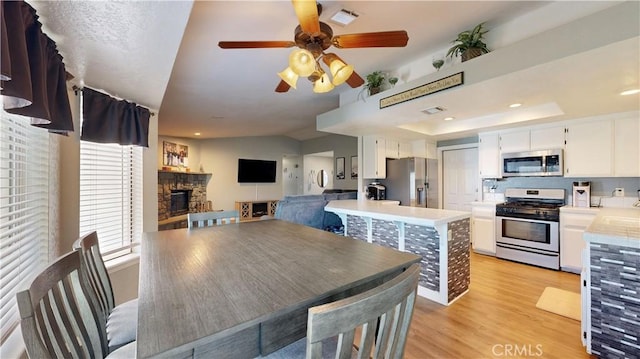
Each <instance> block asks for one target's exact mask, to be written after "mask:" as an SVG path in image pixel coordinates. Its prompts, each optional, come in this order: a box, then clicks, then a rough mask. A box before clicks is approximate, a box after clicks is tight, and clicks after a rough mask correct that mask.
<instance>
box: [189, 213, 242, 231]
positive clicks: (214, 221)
mask: <svg viewBox="0 0 640 359" xmlns="http://www.w3.org/2000/svg"><path fill="white" fill-rule="evenodd" d="M187 222H189V228H199V227H210V226H219V225H222V224H228V223H238V222H240V214H239V213H238V211H215V212H200V213H189V214H187Z"/></svg>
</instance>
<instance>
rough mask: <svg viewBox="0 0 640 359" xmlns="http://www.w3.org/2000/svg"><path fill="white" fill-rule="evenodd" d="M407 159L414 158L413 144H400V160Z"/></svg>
mask: <svg viewBox="0 0 640 359" xmlns="http://www.w3.org/2000/svg"><path fill="white" fill-rule="evenodd" d="M407 157H413V148H412V147H411V142H400V143H398V158H407ZM422 157H424V156H422Z"/></svg>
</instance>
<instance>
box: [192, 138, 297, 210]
mask: <svg viewBox="0 0 640 359" xmlns="http://www.w3.org/2000/svg"><path fill="white" fill-rule="evenodd" d="M199 146H200V158H199V161H200V162H201V163H202V165H203V167H204V170H205V172H208V173H211V174H212V176H211V179H210V180H209V183H208V184H207V199H208V200H210V201H212V202H213V208H214V209H225V210H230V209H235V202H236V201H256V200H274V199H275V200H277V199H281V198H282V197H283V190H282V168H283V167H282V158H283V156H284V155H285V154H298V153H300V142H299V141H297V140H294V139H291V138H288V137H284V136H272V137H237V138H216V139H205V140H199ZM239 158H247V159H258V160H273V161H277V168H276V183H260V184H247V183H238V178H237V175H238V159H239Z"/></svg>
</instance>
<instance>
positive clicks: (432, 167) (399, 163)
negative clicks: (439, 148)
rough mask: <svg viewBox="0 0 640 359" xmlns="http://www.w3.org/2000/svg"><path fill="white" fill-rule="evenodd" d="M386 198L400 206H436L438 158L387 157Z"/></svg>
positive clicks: (384, 182)
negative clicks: (398, 203) (397, 202)
mask: <svg viewBox="0 0 640 359" xmlns="http://www.w3.org/2000/svg"><path fill="white" fill-rule="evenodd" d="M380 183H382V184H384V185H385V186H386V195H387V196H386V199H387V200H396V201H400V205H401V206H412V207H428V208H438V160H435V159H429V158H421V157H409V158H400V159H387V178H385V179H384V180H380Z"/></svg>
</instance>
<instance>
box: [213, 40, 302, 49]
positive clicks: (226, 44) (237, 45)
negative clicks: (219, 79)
mask: <svg viewBox="0 0 640 359" xmlns="http://www.w3.org/2000/svg"><path fill="white" fill-rule="evenodd" d="M218 46H220V48H222V49H261V48H272V47H294V46H296V43H295V42H293V41H220V42H218Z"/></svg>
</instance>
